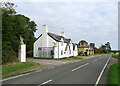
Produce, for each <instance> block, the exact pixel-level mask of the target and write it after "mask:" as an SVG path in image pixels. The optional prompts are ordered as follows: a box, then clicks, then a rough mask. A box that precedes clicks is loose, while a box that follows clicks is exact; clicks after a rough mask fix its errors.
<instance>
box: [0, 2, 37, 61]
mask: <svg viewBox="0 0 120 86" xmlns="http://www.w3.org/2000/svg"><path fill="white" fill-rule="evenodd" d="M13 8H14V3H10V2H7V3H3V5H2V8H1V9H2V12H3V14H2V39H3V40H2V57H3V58H2V60H3V63H5V62H13V61H16V60H17V57H18V50H19V45H20V39H19V36H22V37H23V38H24V42H25V44H26V45H27V50H26V51H27V56H30V55H32V54H31V53H32V50H33V42H34V41H35V39H36V38H35V37H34V32H36V30H37V29H36V26H37V25H36V24H35V22H34V21H31V20H30V19H29V18H28V17H26V16H24V15H21V14H16V11H15V10H14V9H13Z"/></svg>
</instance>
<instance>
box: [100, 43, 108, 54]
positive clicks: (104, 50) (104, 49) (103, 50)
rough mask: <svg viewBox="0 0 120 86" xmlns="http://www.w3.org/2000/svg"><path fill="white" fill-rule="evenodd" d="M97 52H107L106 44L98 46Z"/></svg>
mask: <svg viewBox="0 0 120 86" xmlns="http://www.w3.org/2000/svg"><path fill="white" fill-rule="evenodd" d="M99 52H100V53H108V50H106V46H105V45H103V44H102V45H101V47H100V48H99Z"/></svg>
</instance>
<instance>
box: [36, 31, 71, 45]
mask: <svg viewBox="0 0 120 86" xmlns="http://www.w3.org/2000/svg"><path fill="white" fill-rule="evenodd" d="M48 35H49V36H50V37H52V38H53V39H54V40H56V41H57V42H60V41H61V38H63V40H64V42H65V43H69V42H70V41H71V39H66V38H65V37H63V36H60V35H57V34H53V33H49V32H48ZM41 36H42V34H41V35H40V36H39V37H38V38H37V39H36V40H38V39H39V38H40V37H41ZM36 40H35V41H36Z"/></svg>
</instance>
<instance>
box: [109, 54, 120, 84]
mask: <svg viewBox="0 0 120 86" xmlns="http://www.w3.org/2000/svg"><path fill="white" fill-rule="evenodd" d="M112 57H113V58H116V59H118V60H119V58H120V56H118V55H115V54H112ZM119 78H120V62H118V63H116V64H113V65H112V66H111V67H110V68H109V71H108V75H107V84H113V85H118V86H120V81H119V80H120V79H119Z"/></svg>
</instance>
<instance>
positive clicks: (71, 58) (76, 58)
mask: <svg viewBox="0 0 120 86" xmlns="http://www.w3.org/2000/svg"><path fill="white" fill-rule="evenodd" d="M27 58H33V59H44V60H81V59H82V58H80V57H79V56H76V57H70V58H60V59H54V58H39V57H27Z"/></svg>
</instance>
